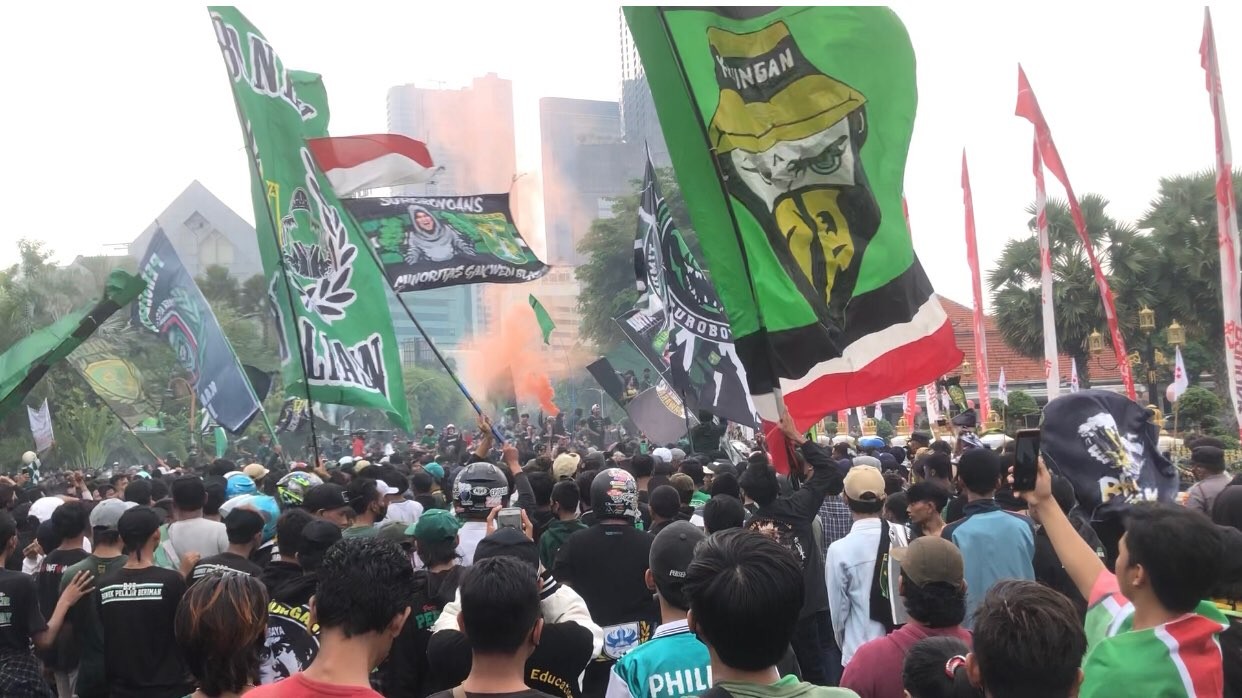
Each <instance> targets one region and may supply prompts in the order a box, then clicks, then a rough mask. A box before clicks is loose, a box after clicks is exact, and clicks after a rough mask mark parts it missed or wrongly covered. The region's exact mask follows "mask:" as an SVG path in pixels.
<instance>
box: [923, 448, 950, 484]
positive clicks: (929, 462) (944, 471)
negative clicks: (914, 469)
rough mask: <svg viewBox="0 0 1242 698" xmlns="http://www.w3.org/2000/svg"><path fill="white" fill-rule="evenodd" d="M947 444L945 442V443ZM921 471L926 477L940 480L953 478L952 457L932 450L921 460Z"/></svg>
mask: <svg viewBox="0 0 1242 698" xmlns="http://www.w3.org/2000/svg"><path fill="white" fill-rule="evenodd" d="M937 443H944V442H943V441H940V442H937ZM946 445H947V444H946ZM923 471H924V472H925V473H926V474H927V477H934V478H937V479H940V480H952V479H953V459H952V458H950V457H949V454H947V453H940V452H938V451H937V452H934V453H932V454H931V455H930V456H928V457H927V459H926V460H924V461H923Z"/></svg>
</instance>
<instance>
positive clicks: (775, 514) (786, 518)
mask: <svg viewBox="0 0 1242 698" xmlns="http://www.w3.org/2000/svg"><path fill="white" fill-rule="evenodd" d="M801 448H802V456H803V457H804V458H806V462H807V465H809V466H810V467H811V469H812V474H811V478H810V479H809V480H807V481H806V483H805V484H803V485H802V487H801V488H800V489H798V490H796V491H794V492H793V493H792V494H784V495H780V496H778V497H777V498H776V499H774V500H772V501H771V502H769V503H767V504H763V505H760V506H759V509H758V510H757V511H756V512H755V513H754V515H753V516H751V517H750V520H749V521H748V522H747V523H746V528H748V529H750V530H752V531H759V532H761V533H763V534H765V535H768V536H771V537H773V538H775V539H776V541H777V542H779V543H780V544H781V545H783V546H785V547H786V548H788V549H790V550H791V551H792V552H793V553H794V555H795V556H797V557H798V559H799V560H801V562H802V578H803V581H804V582H805V589H806V591H805V594H806V596H805V597H804V598H803V601H802V613H801V616H800V617H802V618H805V617H807V616H809V615H811V614H812V613H816V612H818V611H822V610H826V609H827V608H828V587H827V586H826V582H825V581H824V555H823V553H822V552H821V551H820V547H819V545H818V544H816V543H815V532H814V531H813V530H812V528H811V526H812V522H813V521H814V519H815V516H816V514H818V513H819V506H820V504H822V503H823V501H824V497H825V496H826V495H829V494H833V495H835V494H840V493H841V488H842V484H843V482H844V477H843V476H842V475H841V470H840V468H838V467H837V463H836V461H834V460H833V459H832V456H831V454H829V453H828V451H825V450H824V449H822V448H820V447H819V446H818V445H817V444H816V443H815V442H813V441H807V442H805V443H803V444H802V446H801Z"/></svg>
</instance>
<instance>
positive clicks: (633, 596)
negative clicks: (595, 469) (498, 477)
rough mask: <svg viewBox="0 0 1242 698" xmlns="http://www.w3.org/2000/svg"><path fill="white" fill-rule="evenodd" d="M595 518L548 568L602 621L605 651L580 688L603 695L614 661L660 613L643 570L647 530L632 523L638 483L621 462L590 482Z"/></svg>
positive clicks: (647, 550)
mask: <svg viewBox="0 0 1242 698" xmlns="http://www.w3.org/2000/svg"><path fill="white" fill-rule="evenodd" d="M590 498H591V511H593V512H595V516H596V524H595V525H593V526H591V527H590V528H587V529H585V530H582V531H578V532H577V533H574V534H573V535H571V536H569V538H567V539H566V540H565V543H564V544H563V545H562V546H561V549H560V551H558V552H557V555H556V561H555V563H554V564H553V568H552V573H553V575H555V576H556V579H557V580H558V581H559V582H561V583H562V584H566V585H568V586H570V587H572V588H573V589H574V591H576V592H578V593H579V594H580V595H581V596H582V598H583V600H584V601H586V605H587V608H588V609H590V611H591V618H592V619H594V621H595V622H596V623H598V624H599V625H600V626H602V627H603V633H604V637H603V651H602V652H601V654H600V655H599V656H598V657H596V659H595V661H593V662H591V664H590V665H589V666H587V668H586V675H585V677H584V680H583V685H582V691H583V694H584V695H587V696H602V695H604V691H605V689H606V688H607V686H608V674H609V671H611V670H612V665H613V664H614V663H615V662H616V660H617V659H620V658H621V657H622V656H623V655H624V654H625V653H626V652H628V651H630V650H631V649H633V648H634V647H637V646H638V645H639V644H640V643H643V642H646V641H647V640H648V639H650V638H651V634H652V632H653V631H654V630H655V626H656V625H657V623H658V622H659V619H660V614H659V609H658V607H657V606H656V603H655V600H654V598H653V597H652V595H651V590H650V589H648V588H647V581H646V573H647V566H648V558H649V556H650V553H651V542H652V537H651V535H649V534H647V533H644V532H642V531H639V530H638V529H636V528H634V522H635V521H636V520H638V518H639V512H638V483H637V482H635V480H634V476H632V475H630V474H629V473H628V472H626V471H624V470H621V469H620V468H609V469H607V470H604V471H603V472H601V473H599V474H598V475H596V476H595V479H594V480H593V481H592V482H591V494H590Z"/></svg>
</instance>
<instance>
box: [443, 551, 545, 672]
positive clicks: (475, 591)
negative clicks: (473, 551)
mask: <svg viewBox="0 0 1242 698" xmlns="http://www.w3.org/2000/svg"><path fill="white" fill-rule="evenodd" d="M458 594H459V597H458V598H459V599H460V602H461V616H460V618H461V624H462V630H463V632H465V635H466V638H467V639H469V640H470V648H471V649H472V650H473V651H474V652H476V653H479V654H506V655H511V654H513V653H514V652H516V651H517V650H518V649H519V648H520V647H521V646H522V644H523V643H524V642H526V638H527V637H528V636H529V635H530V632H531V630H532V629H533V628H534V626H535V621H537V620H538V619H539V617H540V609H539V582H538V580H537V579H536V575H535V574H532V572H531V567H530V565H528V564H526V563H525V562H523V561H522V560H520V559H518V558H516V557H510V556H505V555H502V556H497V557H489V558H484V559H482V560H478V561H476V562H475V563H474V564H473V565H471V566H470V567H469V568H468V569H467V570H466V574H465V576H464V577H463V578H462V581H461V586H460V587H458Z"/></svg>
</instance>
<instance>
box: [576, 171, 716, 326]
mask: <svg viewBox="0 0 1242 698" xmlns="http://www.w3.org/2000/svg"><path fill="white" fill-rule="evenodd" d="M656 176H657V177H658V179H659V182H660V191H661V192H662V193H663V194H664V197H665V200H666V201H667V202H668V207H669V212H670V213H671V214H672V216H673V221H674V222H675V223H676V224H677V227H678V229H679V230H681V232H682V235H683V236H684V237H685V238H686V244H687V245H688V246H689V247H690V249H691V251H692V252H693V253H694V254H695V255H696V256H697V258H698V260H699V264H700V265H703V264H704V261H703V256H702V254H700V253H699V249H698V238H697V237H695V234H694V231H693V229H691V228H690V226H689V225H688V222H689V215H688V213H687V211H686V204H685V201H684V200H683V199H682V197H681V188H680V187H679V186H678V185H677V179H676V178H675V177H674V176H673V171H672V170H671V169H663V170H659V171H657V173H656ZM632 184H633V186H634V189H633V191H632V192H631V193H629V194H626V195H625V196H622V197H619V198H617V199H615V200H614V201H613V204H612V216H611V217H610V218H597V219H595V221H593V222H592V223H591V228H590V230H588V231H587V233H586V235H584V236H583V238H582V240H581V241H579V243H578V252H579V253H580V254H582V255H583V256H585V257H586V262H584V263H583V264H581V265H579V266H578V268H577V269H575V270H574V276H575V278H577V280H578V283H579V285H580V291H579V293H578V312H579V314H580V315H581V318H582V324H581V326H580V330H579V334H580V335H581V336H582V338H583V339H584V340H586V341H588V342H590V343H592V344H594V345H596V346H597V347H599V348H600V350H601V351H607V350H608V349H609V348H611V347H613V346H616V345H617V344H618V343H620V342H623V341H625V335H623V334H622V333H621V330H619V329H618V328H617V324H616V323H615V322H613V318H615V317H617V316H619V315H621V314H623V313H625V312H627V311H629V310H631V309H632V308H633V307H634V302H635V301H637V300H638V289H637V287H636V286H635V284H634V235H635V233H636V232H637V230H638V205H639V198H640V195H641V192H642V182H641V181H639V180H635V181H633V183H632Z"/></svg>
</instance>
